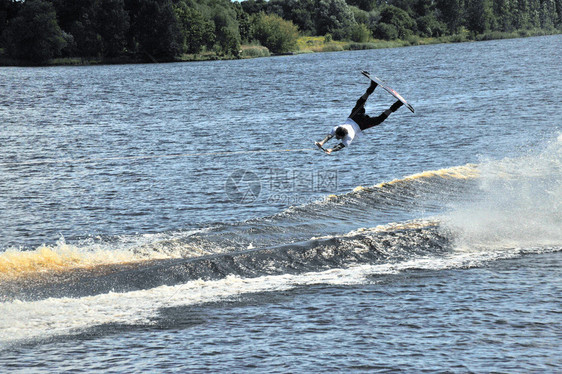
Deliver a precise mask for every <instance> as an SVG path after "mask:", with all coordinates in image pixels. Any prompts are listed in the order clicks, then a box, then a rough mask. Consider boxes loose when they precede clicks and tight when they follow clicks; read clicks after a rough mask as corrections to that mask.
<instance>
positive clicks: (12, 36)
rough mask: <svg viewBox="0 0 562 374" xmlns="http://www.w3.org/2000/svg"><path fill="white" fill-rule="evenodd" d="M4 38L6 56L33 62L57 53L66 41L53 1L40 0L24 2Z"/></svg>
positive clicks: (43, 61) (49, 57)
mask: <svg viewBox="0 0 562 374" xmlns="http://www.w3.org/2000/svg"><path fill="white" fill-rule="evenodd" d="M4 38H5V40H6V47H7V52H8V55H9V56H11V57H14V58H17V59H21V60H25V61H30V62H34V63H45V62H47V60H49V59H51V58H53V57H55V56H58V55H59V54H60V51H61V50H62V48H64V46H65V45H66V42H65V40H64V37H63V33H62V30H61V29H60V27H59V25H58V23H57V17H56V12H55V8H54V7H53V4H51V3H49V2H46V1H42V0H28V1H26V2H25V3H23V5H22V8H21V10H20V11H19V13H18V15H17V17H15V18H14V19H12V20H11V22H10V24H9V26H8V27H7V28H6V30H5V32H4Z"/></svg>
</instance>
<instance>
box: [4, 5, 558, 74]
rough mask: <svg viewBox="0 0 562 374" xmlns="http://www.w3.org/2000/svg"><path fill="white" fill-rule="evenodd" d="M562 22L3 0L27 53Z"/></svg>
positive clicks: (22, 57)
mask: <svg viewBox="0 0 562 374" xmlns="http://www.w3.org/2000/svg"><path fill="white" fill-rule="evenodd" d="M561 28H562V0H387V1H383V0H347V1H346V0H269V1H265V0H245V1H242V2H241V3H239V2H231V1H230V0H0V35H1V37H0V48H1V50H3V53H4V55H6V56H9V57H11V58H14V59H17V60H19V61H28V62H34V63H45V62H46V61H47V60H49V59H51V58H53V57H57V56H62V57H73V56H77V57H86V58H101V59H111V58H124V57H125V58H129V59H136V60H148V61H165V60H174V59H177V58H178V57H180V56H182V55H183V54H193V55H197V54H201V53H209V54H212V55H213V56H219V57H220V56H232V57H237V56H238V54H239V50H240V46H241V44H261V45H263V46H265V47H267V48H268V49H269V50H270V51H271V52H273V53H283V52H287V51H291V50H294V49H295V48H296V40H297V38H298V36H299V35H328V36H329V39H330V40H331V39H332V38H333V39H335V40H350V41H354V42H367V41H369V40H370V39H372V38H377V39H384V40H393V39H402V40H408V39H409V38H412V37H441V36H444V35H454V34H459V35H460V34H462V35H465V36H467V35H468V37H475V36H476V35H479V34H480V35H481V34H485V33H489V32H492V31H499V32H514V31H517V30H529V29H542V30H545V31H546V32H555V31H556V30H560V29H561Z"/></svg>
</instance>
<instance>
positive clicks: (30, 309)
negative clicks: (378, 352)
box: [0, 136, 562, 346]
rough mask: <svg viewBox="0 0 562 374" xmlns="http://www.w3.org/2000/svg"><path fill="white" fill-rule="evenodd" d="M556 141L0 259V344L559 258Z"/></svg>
mask: <svg viewBox="0 0 562 374" xmlns="http://www.w3.org/2000/svg"><path fill="white" fill-rule="evenodd" d="M561 161H562V136H561V137H559V138H558V139H557V140H556V141H554V142H552V143H551V144H549V145H548V146H547V147H546V148H545V149H544V150H542V151H540V152H535V153H534V154H529V155H526V156H524V157H521V158H518V159H504V160H500V161H488V162H482V163H480V164H478V165H473V164H469V165H464V166H458V167H453V168H448V169H442V170H437V171H428V172H423V173H419V174H415V175H411V176H407V177H405V178H402V179H397V180H394V181H390V182H385V183H380V184H377V185H374V186H371V187H358V188H356V189H355V190H353V191H351V192H349V193H346V194H343V195H338V196H327V197H325V198H324V199H322V200H320V201H317V202H314V203H312V204H306V205H303V206H298V207H292V208H290V209H288V210H286V211H284V212H281V213H279V214H276V215H274V216H270V217H265V218H259V219H253V220H248V221H244V222H239V223H235V224H224V225H217V226H214V227H209V228H207V229H205V230H197V231H175V232H168V233H161V234H151V235H136V236H130V237H118V238H105V239H100V240H97V241H91V242H81V243H73V244H68V243H66V242H65V241H64V240H62V239H61V240H60V241H59V243H57V245H55V246H51V247H49V246H42V247H40V248H37V249H35V250H33V251H26V250H21V249H8V250H6V251H4V252H3V253H1V254H0V301H1V302H0V313H1V314H2V315H3V316H5V318H3V319H2V321H0V346H5V345H6V344H12V343H14V342H19V341H22V340H23V341H28V340H30V339H31V340H33V339H37V338H44V337H45V336H56V335H60V334H73V333H79V332H80V331H83V330H84V329H88V328H92V327H94V326H99V325H104V324H112V323H120V324H139V323H140V324H151V323H154V321H155V320H156V319H158V315H159V311H160V310H162V308H168V307H174V306H184V305H191V304H195V303H205V302H211V301H215V300H219V299H222V298H225V297H236V296H237V295H240V294H243V293H252V292H271V291H278V290H286V289H290V288H293V287H297V286H302V285H307V284H318V283H322V284H337V285H346V284H355V283H362V282H373V281H376V279H375V278H373V277H374V276H376V275H379V274H389V273H395V272H402V271H408V270H411V269H430V270H439V269H447V268H458V267H470V266H480V265H481V264H482V263H485V262H486V261H493V260H497V259H503V258H510V257H513V256H521V255H523V254H532V253H541V252H548V251H560V250H561V249H562V229H561V228H562V225H561V223H562V213H561V212H562V209H561V208H562V207H561V203H560V202H561V201H562V182H561V181H562V178H560V175H561V172H562V163H561Z"/></svg>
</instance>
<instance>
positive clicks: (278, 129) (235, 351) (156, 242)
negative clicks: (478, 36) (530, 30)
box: [0, 36, 562, 372]
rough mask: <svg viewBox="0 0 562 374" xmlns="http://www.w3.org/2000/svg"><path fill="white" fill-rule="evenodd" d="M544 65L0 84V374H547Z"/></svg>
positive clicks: (181, 70) (308, 65) (557, 112)
mask: <svg viewBox="0 0 562 374" xmlns="http://www.w3.org/2000/svg"><path fill="white" fill-rule="evenodd" d="M561 50H562V37H561V36H550V37H541V38H529V39H517V40H505V41H491V42H480V43H463V44H452V45H435V46H419V47H408V48H400V49H388V50H371V51H357V52H340V53H324V54H310V55H299V56H287V57H275V58H263V59H255V60H240V61H217V62H201V63H182V64H158V65H127V66H95V67H53V68H1V69H0V104H1V106H0V126H1V131H0V143H1V144H2V147H0V218H1V222H2V224H1V226H0V248H1V251H2V252H3V253H0V272H1V273H0V287H1V290H2V291H1V293H0V300H1V302H0V314H1V315H2V320H1V321H0V349H1V350H0V367H3V368H4V370H7V369H11V370H20V371H25V372H29V371H53V370H55V371H65V370H67V371H78V370H86V371H100V372H110V371H115V372H132V371H154V370H162V371H178V372H180V371H185V370H190V371H229V372H243V371H247V370H256V371H268V372H314V371H338V370H339V371H346V372H347V371H350V370H371V371H376V370H380V371H394V370H405V371H409V372H421V371H427V372H438V371H449V372H450V371H453V372H470V371H472V372H489V371H498V372H556V371H557V369H559V368H560V367H561V366H562V361H561V359H560V357H559V354H557V352H558V347H559V346H560V344H561V343H562V334H561V333H560V331H562V318H561V317H560V316H561V311H562V304H561V302H560V298H559V295H560V294H561V291H562V277H561V276H560V265H561V261H562V257H561V256H560V253H561V252H560V249H561V248H562V216H561V213H560V212H561V211H562V210H561V209H560V208H561V206H560V204H561V203H560V202H561V201H562V182H561V180H562V178H561V174H562V164H561V162H562V135H561V128H562V114H561V113H562V80H561V79H560V77H561V76H562V74H561V73H562V68H561V66H560V59H561V57H562V55H561V52H560V51H561ZM361 69H366V70H369V71H370V72H371V73H373V74H375V75H377V76H379V77H380V78H382V79H384V80H385V81H387V83H389V84H390V85H391V86H392V87H393V88H395V89H396V90H398V91H399V92H400V93H401V94H402V95H403V96H404V97H406V98H407V99H408V100H409V101H410V102H411V103H412V105H413V106H414V107H415V109H416V113H415V114H412V113H410V112H409V111H407V110H405V109H400V110H399V111H398V112H396V113H394V114H392V115H391V116H390V117H389V119H387V121H385V122H384V123H383V124H382V125H381V126H379V127H376V128H374V129H370V130H367V131H366V132H365V136H364V137H363V138H362V139H361V140H360V141H358V142H357V143H356V144H353V146H352V147H350V148H349V149H345V150H343V151H342V152H339V153H336V154H333V155H331V156H327V155H324V154H322V153H321V152H319V151H318V150H317V149H314V148H315V147H314V146H313V141H314V140H319V139H321V138H323V137H324V135H325V134H326V133H327V132H329V131H330V129H331V127H332V126H333V125H335V124H338V123H339V122H341V121H343V120H345V116H346V115H347V114H348V112H349V110H350V109H351V108H352V106H353V105H354V103H355V101H356V100H357V98H358V97H359V96H360V95H361V94H363V92H364V90H365V89H366V88H367V86H368V82H367V81H366V80H365V78H364V77H362V76H361V75H360V73H359V70H361ZM392 102H393V100H392V97H391V96H390V95H388V94H387V93H385V92H384V91H382V90H380V89H377V90H376V91H375V93H374V94H373V95H372V96H371V98H370V99H369V102H368V105H367V111H368V112H369V113H372V114H378V113H380V112H381V111H383V110H384V109H386V108H387V107H388V106H390V105H391V104H392Z"/></svg>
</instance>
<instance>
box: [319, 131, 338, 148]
mask: <svg viewBox="0 0 562 374" xmlns="http://www.w3.org/2000/svg"><path fill="white" fill-rule="evenodd" d="M333 137H334V135H332V134H328V135H326V137H325V138H324V139H323V140H322V141H321V142H316V144H318V145H320V147H322V146H323V145H324V143H326V142H327V141H328V140H330V139H332V138H333Z"/></svg>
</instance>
